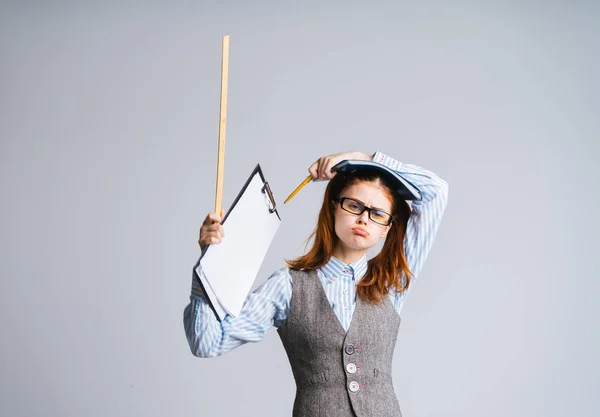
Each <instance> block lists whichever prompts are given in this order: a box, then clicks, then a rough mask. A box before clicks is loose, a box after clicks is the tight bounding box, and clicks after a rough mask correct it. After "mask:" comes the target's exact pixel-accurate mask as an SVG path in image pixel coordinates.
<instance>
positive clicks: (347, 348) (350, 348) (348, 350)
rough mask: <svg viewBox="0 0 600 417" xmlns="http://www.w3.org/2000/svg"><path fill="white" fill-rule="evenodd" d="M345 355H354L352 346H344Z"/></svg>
mask: <svg viewBox="0 0 600 417" xmlns="http://www.w3.org/2000/svg"><path fill="white" fill-rule="evenodd" d="M346 353H347V354H348V355H352V354H353V353H354V345H352V344H350V345H346Z"/></svg>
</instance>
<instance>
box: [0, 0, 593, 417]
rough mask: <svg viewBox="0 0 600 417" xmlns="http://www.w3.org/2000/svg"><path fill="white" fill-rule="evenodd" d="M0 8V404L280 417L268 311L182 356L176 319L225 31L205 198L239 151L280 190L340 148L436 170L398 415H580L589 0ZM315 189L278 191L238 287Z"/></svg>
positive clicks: (586, 323) (409, 318)
mask: <svg viewBox="0 0 600 417" xmlns="http://www.w3.org/2000/svg"><path fill="white" fill-rule="evenodd" d="M1 7H2V9H1V13H0V54H1V55H0V59H1V65H0V137H1V148H0V155H1V160H0V170H1V177H0V178H1V182H0V184H1V185H0V187H1V189H0V192H1V195H2V216H1V222H2V225H1V226H2V233H0V245H1V246H0V249H1V252H2V258H1V261H2V262H1V263H0V265H1V268H2V280H1V287H0V294H1V295H0V297H1V300H0V301H1V303H0V313H1V315H0V325H1V329H0V330H1V334H2V338H1V350H0V354H1V357H2V359H1V362H0V363H1V368H0V375H1V377H0V378H1V386H0V414H1V415H4V416H13V417H17V416H63V417H64V416H132V415H144V416H259V415H260V416H284V415H289V414H290V412H291V406H292V402H293V397H294V390H295V387H294V382H293V378H292V375H291V371H290V368H289V364H288V362H287V358H286V357H285V353H284V350H283V348H282V346H281V344H280V341H279V339H278V337H277V334H276V332H275V331H274V330H273V331H271V332H270V333H269V334H268V336H267V337H266V339H265V340H264V341H263V342H261V343H258V344H252V345H245V346H243V347H241V348H239V349H237V350H234V351H232V352H230V353H228V354H227V355H225V356H222V357H219V358H215V359H208V360H207V359H198V358H195V357H194V356H192V355H191V353H190V351H189V348H188V346H187V342H186V340H185V335H184V330H183V325H182V311H183V308H184V307H185V305H186V304H187V302H188V294H189V287H190V282H191V281H190V279H191V270H192V266H193V264H194V262H195V261H196V259H197V256H198V254H199V251H198V248H197V244H196V240H197V234H198V228H199V226H200V223H201V221H202V219H203V218H204V216H205V215H206V213H207V212H208V211H211V210H212V207H213V194H214V183H215V172H216V152H217V121H218V108H219V98H218V97H219V85H220V82H219V77H220V55H221V50H220V48H221V44H220V43H221V36H222V35H224V34H226V33H228V34H230V35H231V52H230V60H231V63H230V65H231V66H230V75H229V88H230V90H229V111H228V125H227V129H228V130H227V154H226V163H225V169H226V173H225V189H224V202H225V205H226V206H227V205H228V204H229V203H231V201H232V199H233V197H234V196H235V194H236V193H237V190H238V189H239V187H240V186H241V185H242V184H243V182H244V180H245V178H246V177H247V175H248V174H249V172H250V170H251V169H252V167H253V166H254V165H255V164H256V163H257V162H260V163H261V165H262V167H263V169H264V172H265V174H266V175H267V177H268V179H269V180H270V182H271V183H272V186H273V189H274V192H275V195H276V198H277V199H278V201H279V202H280V203H281V202H282V201H283V199H284V198H285V196H287V194H288V193H289V192H290V191H291V190H292V189H293V188H294V187H295V186H296V185H297V183H299V182H300V181H301V180H302V179H303V178H304V176H305V175H306V169H307V168H308V166H309V165H310V163H312V162H313V161H314V160H315V159H317V158H318V157H319V156H322V155H325V154H329V153H334V152H340V151H347V150H359V151H363V152H374V151H376V150H381V151H383V152H385V153H387V154H389V155H391V156H394V157H395V158H397V159H399V160H401V161H403V162H407V163H413V164H417V165H421V166H423V167H426V168H428V169H431V170H432V171H434V172H435V173H437V174H438V175H440V176H441V177H442V178H444V179H446V180H447V181H448V182H449V184H450V199H449V205H448V209H447V212H446V215H445V219H444V221H443V223H442V225H441V228H440V230H439V233H438V236H437V239H436V242H435V244H434V246H433V249H432V251H431V253H430V257H429V259H428V262H427V263H426V265H425V267H424V269H423V271H422V274H421V276H420V277H419V278H420V279H419V280H418V282H416V283H415V286H414V288H413V291H412V292H411V294H410V297H409V298H408V299H407V301H406V303H405V307H404V310H403V324H402V327H401V331H400V336H399V341H398V345H397V349H396V356H395V361H394V378H395V388H396V391H397V393H398V396H399V399H400V403H401V407H402V410H403V413H404V415H405V416H408V417H411V416H415V417H417V416H419V417H421V416H463V417H464V416H482V415H483V416H488V417H494V416H503V417H504V416H514V417H517V416H527V417H532V416H544V417H549V416H563V415H578V416H593V415H597V413H598V407H599V405H600V404H599V401H598V397H597V394H598V386H599V384H600V359H599V357H598V352H599V351H600V338H599V333H598V329H599V325H600V320H599V318H600V307H599V306H598V302H597V299H598V292H599V290H600V283H599V280H598V273H597V270H598V267H599V261H598V253H599V249H600V248H599V246H600V245H599V244H598V243H599V242H598V232H599V231H600V230H599V222H598V220H597V217H596V207H597V205H598V203H599V197H598V195H599V193H598V191H597V186H598V184H599V181H598V180H599V176H600V168H598V163H597V157H598V151H599V150H600V149H599V148H600V145H599V140H598V135H599V133H600V129H599V126H598V114H599V110H600V108H599V103H600V99H599V93H600V88H599V86H598V73H600V65H599V58H598V38H599V36H600V29H599V26H598V18H599V17H600V15H599V7H598V2H566V1H564V2H558V1H546V2H541V1H524V2H523V1H521V2H516V1H514V2H463V3H459V2H452V3H450V2H441V1H440V2H430V1H422V2H418V3H417V2H392V1H389V2H334V1H328V2H301V3H300V2H298V3H283V2H202V1H198V2H188V3H184V2H166V1H164V2H158V1H155V2H143V3H142V2H139V3H124V4H121V5H117V4H111V3H106V2H95V3H82V2H66V1H64V2H44V3H42V2H39V3H33V2H12V3H6V2H4V3H3V4H2V6H1ZM324 187H325V185H324V184H316V185H312V186H310V187H307V188H306V189H305V190H304V191H302V193H301V194H299V195H298V196H297V197H296V198H295V199H294V200H293V204H289V205H286V206H284V207H281V214H282V217H283V218H284V222H283V224H282V227H281V229H280V231H279V234H278V235H277V237H276V240H275V242H274V244H273V246H272V249H271V250H270V252H269V254H268V257H267V258H266V260H265V263H264V265H263V267H262V270H261V274H260V276H259V278H258V279H257V284H258V283H260V282H262V281H263V280H264V279H266V277H267V276H268V275H269V274H270V273H271V272H272V271H273V270H275V269H277V268H279V267H281V266H283V262H284V258H292V257H294V256H297V255H299V254H301V253H302V252H303V250H304V240H305V239H306V238H307V237H308V235H309V233H310V232H311V231H312V229H313V227H314V225H315V220H316V213H317V210H318V207H319V204H320V199H321V196H322V193H323V190H324Z"/></svg>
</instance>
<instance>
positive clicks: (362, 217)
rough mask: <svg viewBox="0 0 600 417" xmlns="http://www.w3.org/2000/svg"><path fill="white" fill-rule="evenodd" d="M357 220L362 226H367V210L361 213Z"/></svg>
mask: <svg viewBox="0 0 600 417" xmlns="http://www.w3.org/2000/svg"><path fill="white" fill-rule="evenodd" d="M358 220H359V221H361V222H362V223H364V224H367V222H368V221H369V210H365V211H363V212H362V214H360V215H359V216H358Z"/></svg>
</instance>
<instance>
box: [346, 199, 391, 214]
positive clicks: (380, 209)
mask: <svg viewBox="0 0 600 417" xmlns="http://www.w3.org/2000/svg"><path fill="white" fill-rule="evenodd" d="M348 198H351V199H352V200H354V201H358V202H359V203H360V204H362V205H363V206H365V207H367V205H366V204H365V203H363V202H362V201H360V200H359V199H358V198H354V197H348ZM371 208H372V209H375V210H379V211H383V212H384V213H387V211H386V210H384V209H382V208H380V207H371ZM388 214H389V213H388Z"/></svg>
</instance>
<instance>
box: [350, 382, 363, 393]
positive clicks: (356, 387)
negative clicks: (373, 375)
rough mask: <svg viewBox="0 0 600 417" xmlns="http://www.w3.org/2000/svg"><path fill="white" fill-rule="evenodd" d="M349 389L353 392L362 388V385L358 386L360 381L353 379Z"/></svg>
mask: <svg viewBox="0 0 600 417" xmlns="http://www.w3.org/2000/svg"><path fill="white" fill-rule="evenodd" d="M348 389H349V390H350V391H352V392H356V391H358V390H359V389H360V387H359V386H358V382H356V381H352V382H350V383H349V384H348Z"/></svg>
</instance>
